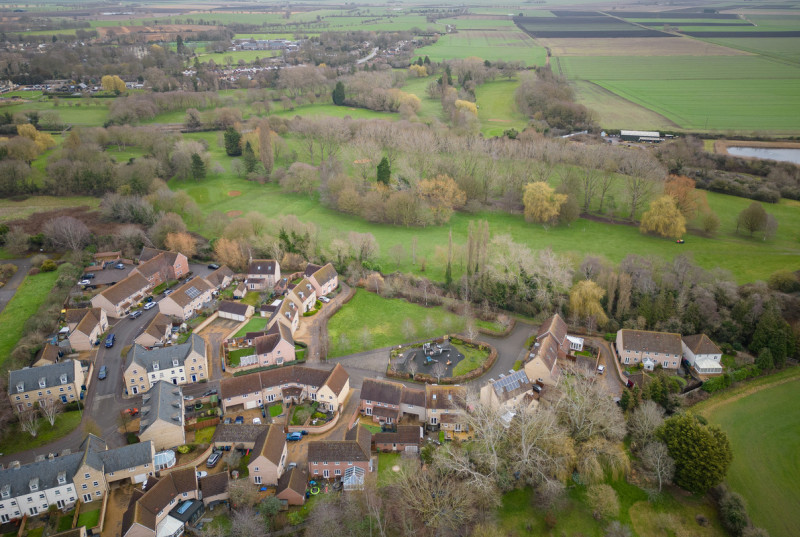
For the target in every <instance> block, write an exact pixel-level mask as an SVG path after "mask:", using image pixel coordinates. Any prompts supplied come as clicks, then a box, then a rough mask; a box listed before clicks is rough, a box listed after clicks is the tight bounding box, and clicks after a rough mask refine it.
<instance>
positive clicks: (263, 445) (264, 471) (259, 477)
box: [247, 425, 287, 485]
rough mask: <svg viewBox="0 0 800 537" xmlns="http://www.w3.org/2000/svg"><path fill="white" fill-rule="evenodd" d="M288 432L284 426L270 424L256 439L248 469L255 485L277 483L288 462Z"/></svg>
mask: <svg viewBox="0 0 800 537" xmlns="http://www.w3.org/2000/svg"><path fill="white" fill-rule="evenodd" d="M286 453H287V450H286V434H284V432H283V427H278V426H277V425H270V426H269V428H268V429H267V430H266V431H262V432H261V434H259V435H258V438H257V439H256V444H255V447H254V448H253V451H252V452H251V453H250V462H249V463H248V464H247V469H248V471H249V472H250V480H251V481H252V483H253V484H255V485H277V484H278V479H280V477H281V475H283V470H284V466H285V464H286Z"/></svg>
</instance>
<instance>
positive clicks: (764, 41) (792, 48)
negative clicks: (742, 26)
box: [703, 37, 800, 63]
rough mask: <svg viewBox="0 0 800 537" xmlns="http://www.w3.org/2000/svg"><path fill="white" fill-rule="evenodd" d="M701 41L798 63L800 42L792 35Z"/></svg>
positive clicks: (799, 59) (722, 38)
mask: <svg viewBox="0 0 800 537" xmlns="http://www.w3.org/2000/svg"><path fill="white" fill-rule="evenodd" d="M703 41H708V42H710V43H715V44H717V45H722V46H724V47H730V48H735V49H739V50H744V51H747V52H753V53H755V54H760V55H761V56H766V57H768V58H776V59H780V60H789V61H791V62H794V63H800V46H799V45H800V43H798V40H797V38H793V37H718V38H707V39H704V40H703Z"/></svg>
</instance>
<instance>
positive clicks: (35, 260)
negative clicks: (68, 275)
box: [31, 254, 49, 268]
mask: <svg viewBox="0 0 800 537" xmlns="http://www.w3.org/2000/svg"><path fill="white" fill-rule="evenodd" d="M48 259H49V258H48V257H47V256H46V255H44V254H36V255H35V256H33V257H31V265H32V266H34V267H39V268H41V267H42V263H44V262H45V261H47V260H48Z"/></svg>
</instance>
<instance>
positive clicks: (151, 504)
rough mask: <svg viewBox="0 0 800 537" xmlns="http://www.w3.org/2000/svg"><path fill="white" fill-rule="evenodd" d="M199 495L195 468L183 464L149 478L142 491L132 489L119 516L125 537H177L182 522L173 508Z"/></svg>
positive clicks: (182, 527)
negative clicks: (128, 501)
mask: <svg viewBox="0 0 800 537" xmlns="http://www.w3.org/2000/svg"><path fill="white" fill-rule="evenodd" d="M199 499H200V486H199V484H198V482H197V473H196V470H195V469H194V468H193V467H192V468H184V469H181V470H176V471H174V472H170V473H169V474H167V475H165V476H163V477H161V478H160V479H159V478H149V479H148V480H147V483H146V486H145V487H144V492H142V491H139V490H135V491H134V493H133V496H132V497H131V500H130V503H129V504H128V509H127V511H125V514H124V515H123V516H122V535H123V536H124V537H145V536H146V537H156V536H158V537H178V536H180V535H183V531H184V526H185V522H184V521H182V520H179V519H178V518H175V517H174V516H173V513H172V510H173V509H174V508H175V507H177V506H178V505H181V504H183V502H187V501H190V500H199Z"/></svg>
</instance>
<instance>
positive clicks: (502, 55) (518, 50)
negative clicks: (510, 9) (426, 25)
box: [414, 20, 546, 66]
mask: <svg viewBox="0 0 800 537" xmlns="http://www.w3.org/2000/svg"><path fill="white" fill-rule="evenodd" d="M473 22H491V23H497V22H504V21H471V20H470V21H462V24H464V25H468V26H469V27H470V28H474V27H475V26H474V25H473ZM492 26H494V25H492ZM492 30H496V31H482V30H460V31H459V32H458V33H456V34H448V35H444V36H442V37H440V38H439V40H438V41H437V42H436V43H435V44H433V45H429V46H427V47H422V48H419V49H416V50H415V51H414V55H415V56H428V57H430V59H431V60H432V61H435V62H439V61H442V60H453V59H458V58H470V57H477V58H480V59H482V60H489V61H492V62H494V61H497V60H504V61H522V62H525V64H526V65H528V66H532V65H544V62H545V54H546V51H545V49H544V47H541V46H539V45H537V44H536V42H535V41H534V40H533V38H531V37H530V36H528V35H527V34H525V33H523V32H521V31H519V30H516V29H515V28H511V27H509V28H508V29H506V28H502V27H501V28H497V29H495V28H492Z"/></svg>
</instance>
